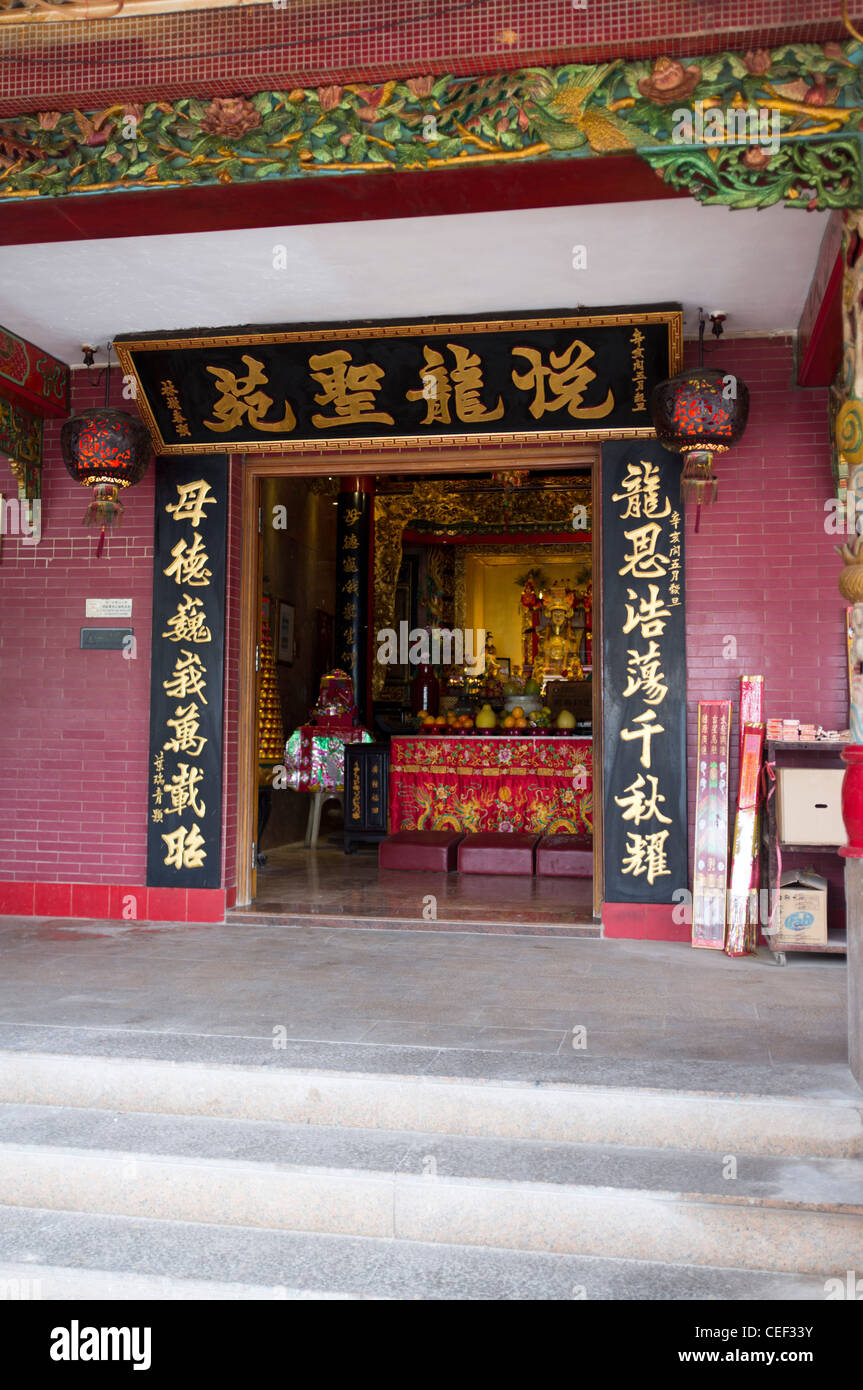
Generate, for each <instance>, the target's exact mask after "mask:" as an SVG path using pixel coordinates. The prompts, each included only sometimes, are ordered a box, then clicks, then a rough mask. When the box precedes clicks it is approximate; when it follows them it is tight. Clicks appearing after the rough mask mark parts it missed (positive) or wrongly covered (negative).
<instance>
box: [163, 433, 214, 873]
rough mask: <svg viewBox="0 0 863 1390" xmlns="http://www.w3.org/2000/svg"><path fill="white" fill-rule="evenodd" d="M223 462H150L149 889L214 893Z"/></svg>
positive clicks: (202, 459)
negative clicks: (153, 520)
mask: <svg viewBox="0 0 863 1390" xmlns="http://www.w3.org/2000/svg"><path fill="white" fill-rule="evenodd" d="M227 513H228V460H227V458H225V457H215V456H214V455H212V454H207V455H204V456H203V457H200V458H181V459H172V458H157V459H156V533H155V543H154V563H153V664H152V676H151V683H150V764H149V778H148V781H149V793H148V797H149V808H148V812H147V883H148V885H150V886H153V887H159V888H218V887H219V885H220V883H221V857H222V720H223V709H222V696H223V669H224V658H225V555H226V544H227V534H228V527H227V521H228V515H227Z"/></svg>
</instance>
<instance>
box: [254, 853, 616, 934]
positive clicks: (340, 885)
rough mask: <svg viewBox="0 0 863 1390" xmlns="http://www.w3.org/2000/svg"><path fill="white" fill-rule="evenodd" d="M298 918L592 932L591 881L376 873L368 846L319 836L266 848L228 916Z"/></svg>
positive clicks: (502, 930) (375, 861) (503, 930)
mask: <svg viewBox="0 0 863 1390" xmlns="http://www.w3.org/2000/svg"><path fill="white" fill-rule="evenodd" d="M304 917H309V918H315V919H317V920H318V921H321V920H324V921H326V922H327V923H328V924H333V925H335V924H339V925H342V926H357V925H362V924H363V923H366V924H370V923H371V922H372V921H374V923H375V925H378V924H380V923H386V922H391V923H395V924H398V926H400V927H411V926H415V927H421V928H423V929H424V930H428V931H434V930H436V929H437V930H447V929H448V928H451V927H452V926H453V925H455V926H459V927H470V928H472V929H474V930H480V931H491V932H494V933H495V934H500V933H511V934H518V935H530V934H531V933H532V932H534V931H538V930H543V931H553V932H554V933H555V934H563V935H574V936H584V935H589V936H598V935H599V924H598V923H596V922H594V920H593V881H592V879H586V878H544V877H543V878H537V877H519V876H516V875H512V876H509V877H503V876H500V875H491V874H489V875H486V874H458V873H453V874H431V873H408V872H404V873H402V872H399V871H396V870H394V869H382V870H380V869H378V857H377V846H376V845H374V846H371V847H368V848H365V847H364V848H358V849H357V850H356V851H355V852H354V853H353V854H349V855H347V854H345V853H344V851H343V850H342V849H341V848H338V847H335V846H333V845H328V844H326V843H325V842H324V841H323V840H322V841H321V843H320V844H319V845H318V848H317V849H314V850H307V849H304V848H303V847H302V846H301V845H300V846H296V845H294V846H288V847H284V848H281V849H277V850H274V851H271V852H270V853H269V854H268V856H267V863H266V864H265V865H264V866H263V867H262V868H260V869H259V870H258V896H257V898H256V900H255V902H254V903H253V904H252V905H251V906H250V907H244V908H240V909H237V910H236V911H235V912H232V913H231V914H230V920H231V921H235V922H238V923H252V922H256V921H264V922H271V923H273V924H274V925H275V924H279V923H280V922H282V923H288V922H296V921H297V919H300V918H304Z"/></svg>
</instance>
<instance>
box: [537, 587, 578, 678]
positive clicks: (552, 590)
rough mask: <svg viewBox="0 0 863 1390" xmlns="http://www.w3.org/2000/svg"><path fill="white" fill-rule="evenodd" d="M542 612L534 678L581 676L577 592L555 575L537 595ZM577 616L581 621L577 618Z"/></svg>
mask: <svg viewBox="0 0 863 1390" xmlns="http://www.w3.org/2000/svg"><path fill="white" fill-rule="evenodd" d="M541 599H542V616H541V618H540V621H539V626H538V632H537V636H538V638H539V642H538V650H537V653H536V661H535V669H534V675H535V677H536V678H537V679H538V680H544V679H546V678H547V677H548V676H556V677H557V678H558V679H560V678H564V677H569V678H570V679H572V680H583V679H584V671H583V669H582V665H581V658H580V655H579V653H580V650H581V642H582V637H583V633H584V619H583V616H582V612H581V605H580V603H579V599H578V595H577V594H575V593H574V592H573V590H572V589H570V587H569V585H568V584H567V583H566V581H565V580H563V579H556V580H555V581H554V583H553V584H551V585H550V586H549V587H548V588H547V589H546V590H545V591H544V592H543V593H542V595H541ZM579 618H581V621H580V622H579Z"/></svg>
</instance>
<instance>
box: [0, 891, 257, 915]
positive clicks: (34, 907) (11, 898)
mask: <svg viewBox="0 0 863 1390" xmlns="http://www.w3.org/2000/svg"><path fill="white" fill-rule="evenodd" d="M236 898H237V890H236V889H235V888H228V889H225V888H142V887H140V886H134V885H130V886H129V887H124V886H123V885H121V884H117V883H14V882H13V883H9V882H6V883H4V882H0V916H6V917H86V918H90V919H96V920H99V921H112V922H123V921H126V922H224V920H225V911H226V909H227V908H229V907H233V906H234V903H235V902H236Z"/></svg>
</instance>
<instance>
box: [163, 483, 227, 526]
mask: <svg viewBox="0 0 863 1390" xmlns="http://www.w3.org/2000/svg"><path fill="white" fill-rule="evenodd" d="M177 492H178V493H179V501H178V502H171V503H169V504H168V506H167V507H166V508H165V511H166V512H170V513H171V514H172V516H173V518H174V520H175V521H190V522H191V523H192V525H193V526H194V527H195V528H196V529H197V527H198V525H199V523H200V522H201V521H202V520H204V519H205V518H206V515H207V514H206V512H205V511H204V508H205V507H213V506H215V505H216V503H217V500H218V499H217V498H215V497H210V496H209V492H210V484H209V483H205V482H204V479H203V478H198V480H197V482H194V483H177Z"/></svg>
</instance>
